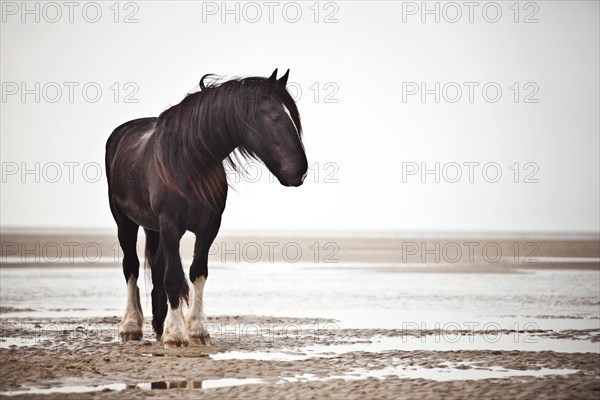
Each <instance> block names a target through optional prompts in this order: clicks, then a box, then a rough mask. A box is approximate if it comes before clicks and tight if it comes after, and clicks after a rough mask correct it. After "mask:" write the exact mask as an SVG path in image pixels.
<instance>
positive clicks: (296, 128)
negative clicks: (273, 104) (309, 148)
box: [281, 103, 304, 150]
mask: <svg viewBox="0 0 600 400" xmlns="http://www.w3.org/2000/svg"><path fill="white" fill-rule="evenodd" d="M281 107H283V110H284V111H285V113H286V114H287V116H288V117H289V118H290V121H292V125H294V130H296V135H297V136H298V140H299V141H300V144H301V145H302V150H304V143H302V138H300V132H298V127H297V126H296V123H295V122H294V119H293V118H292V114H290V111H289V110H288V109H287V107H286V106H285V104H283V103H281Z"/></svg>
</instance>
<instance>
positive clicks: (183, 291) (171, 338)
mask: <svg viewBox="0 0 600 400" xmlns="http://www.w3.org/2000/svg"><path fill="white" fill-rule="evenodd" d="M184 232H185V230H184V229H181V228H179V227H178V226H177V224H176V223H174V222H173V221H170V220H167V219H161V221H160V246H162V250H163V254H164V256H165V279H164V282H165V291H166V292H167V302H168V308H167V317H166V319H165V323H164V328H163V335H162V341H163V343H164V345H165V348H173V347H180V346H187V345H188V344H189V337H188V335H187V329H186V326H185V322H184V320H183V311H182V306H183V301H187V298H188V292H189V287H188V284H187V281H186V279H185V274H184V273H183V267H182V266H181V258H180V256H179V241H180V239H181V237H182V236H183V233H184Z"/></svg>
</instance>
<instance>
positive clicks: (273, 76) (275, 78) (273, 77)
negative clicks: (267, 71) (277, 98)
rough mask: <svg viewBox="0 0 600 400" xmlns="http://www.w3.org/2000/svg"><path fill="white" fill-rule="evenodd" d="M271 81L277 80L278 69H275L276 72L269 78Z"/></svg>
mask: <svg viewBox="0 0 600 400" xmlns="http://www.w3.org/2000/svg"><path fill="white" fill-rule="evenodd" d="M269 80H271V81H274V80H277V68H275V71H273V73H272V74H271V76H270V77H269Z"/></svg>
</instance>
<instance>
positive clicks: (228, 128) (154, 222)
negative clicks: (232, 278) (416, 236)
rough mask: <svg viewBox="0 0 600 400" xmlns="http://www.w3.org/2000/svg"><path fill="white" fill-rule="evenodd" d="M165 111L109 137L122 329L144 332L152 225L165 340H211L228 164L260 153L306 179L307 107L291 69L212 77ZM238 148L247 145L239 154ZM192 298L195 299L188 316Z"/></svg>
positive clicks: (294, 180) (135, 335) (156, 310)
mask: <svg viewBox="0 0 600 400" xmlns="http://www.w3.org/2000/svg"><path fill="white" fill-rule="evenodd" d="M208 76H210V74H209V75H205V76H203V77H202V79H201V80H200V91H199V92H196V93H192V94H189V95H188V96H186V97H185V98H184V99H183V100H182V101H181V102H180V103H179V104H177V105H175V106H173V107H171V108H169V109H167V110H165V111H163V112H162V113H161V114H160V115H159V116H158V118H156V117H152V118H141V119H136V120H132V121H129V122H126V123H124V124H123V125H121V126H119V127H118V128H116V129H115V130H114V131H113V132H112V134H111V135H110V137H109V139H108V141H107V143H106V175H107V179H108V194H109V202H110V209H111V212H112V215H113V217H114V219H115V221H116V223H117V227H118V238H119V244H120V246H121V248H122V250H123V273H124V275H125V282H126V284H127V306H126V308H125V313H124V316H123V318H122V320H121V324H120V327H119V335H120V336H121V338H122V339H123V340H124V341H128V340H140V339H141V338H142V327H143V321H144V320H143V316H142V308H141V305H140V297H139V290H138V287H137V280H138V276H139V266H140V262H139V259H138V256H137V252H136V243H137V234H138V230H139V227H140V226H141V227H143V228H144V231H145V233H146V249H145V254H146V263H147V264H149V265H150V269H151V274H152V315H153V320H152V327H153V329H154V332H155V333H156V337H157V339H158V340H162V342H163V344H164V346H165V347H179V346H182V345H183V346H187V345H188V344H189V343H190V342H191V343H193V344H204V345H210V335H209V333H208V329H207V323H206V315H205V314H204V311H203V291H204V285H205V283H206V279H207V277H208V251H209V248H210V246H211V244H212V242H213V240H214V239H215V237H216V236H217V232H218V231H219V227H220V225H221V216H222V214H223V211H224V209H225V200H226V197H227V189H228V184H227V178H226V174H225V168H224V164H225V163H228V164H229V165H231V166H232V167H233V168H236V163H237V162H239V158H240V157H239V156H240V155H241V157H242V158H258V159H260V160H261V161H262V162H263V163H264V164H265V165H266V166H267V168H268V169H269V171H270V172H271V173H272V174H273V175H275V176H276V177H277V179H278V180H279V182H280V183H281V184H282V185H284V186H300V185H301V184H302V182H303V181H304V177H305V176H306V171H307V169H308V162H307V160H306V154H305V152H304V146H303V143H302V138H301V133H302V127H301V125H300V115H299V113H298V108H297V107H296V104H295V102H294V99H293V98H292V97H291V96H290V94H289V92H288V91H287V89H286V83H287V80H288V76H289V70H288V71H287V72H286V73H285V75H283V76H282V77H281V78H279V79H277V69H276V70H275V71H274V72H273V74H272V75H271V76H270V77H269V78H263V77H247V78H237V79H232V80H229V81H226V82H222V83H219V82H216V81H214V80H213V81H211V83H205V82H204V81H205V79H206V78H207V77H208ZM235 149H238V153H232V152H233V151H234V150H235ZM186 231H190V232H192V233H194V234H195V236H196V241H195V244H194V258H193V261H192V265H191V266H190V272H189V279H190V281H191V283H192V287H191V295H190V287H189V285H188V282H187V280H186V277H185V274H184V272H183V266H182V264H181V258H180V256H179V241H180V239H181V237H182V236H183V234H184V233H185V232H186ZM183 302H186V303H187V304H189V310H188V314H187V315H186V316H185V317H184V315H183V311H182V305H183Z"/></svg>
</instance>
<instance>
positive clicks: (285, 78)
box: [277, 68, 290, 87]
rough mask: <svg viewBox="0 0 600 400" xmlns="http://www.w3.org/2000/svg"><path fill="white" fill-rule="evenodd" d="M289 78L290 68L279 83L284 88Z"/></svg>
mask: <svg viewBox="0 0 600 400" xmlns="http://www.w3.org/2000/svg"><path fill="white" fill-rule="evenodd" d="M289 76H290V69H289V68H288V70H287V71H286V72H285V74H284V75H283V76H282V77H281V78H279V80H278V81H277V82H279V83H280V84H281V85H283V87H285V85H286V84H287V80H288V77H289Z"/></svg>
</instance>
